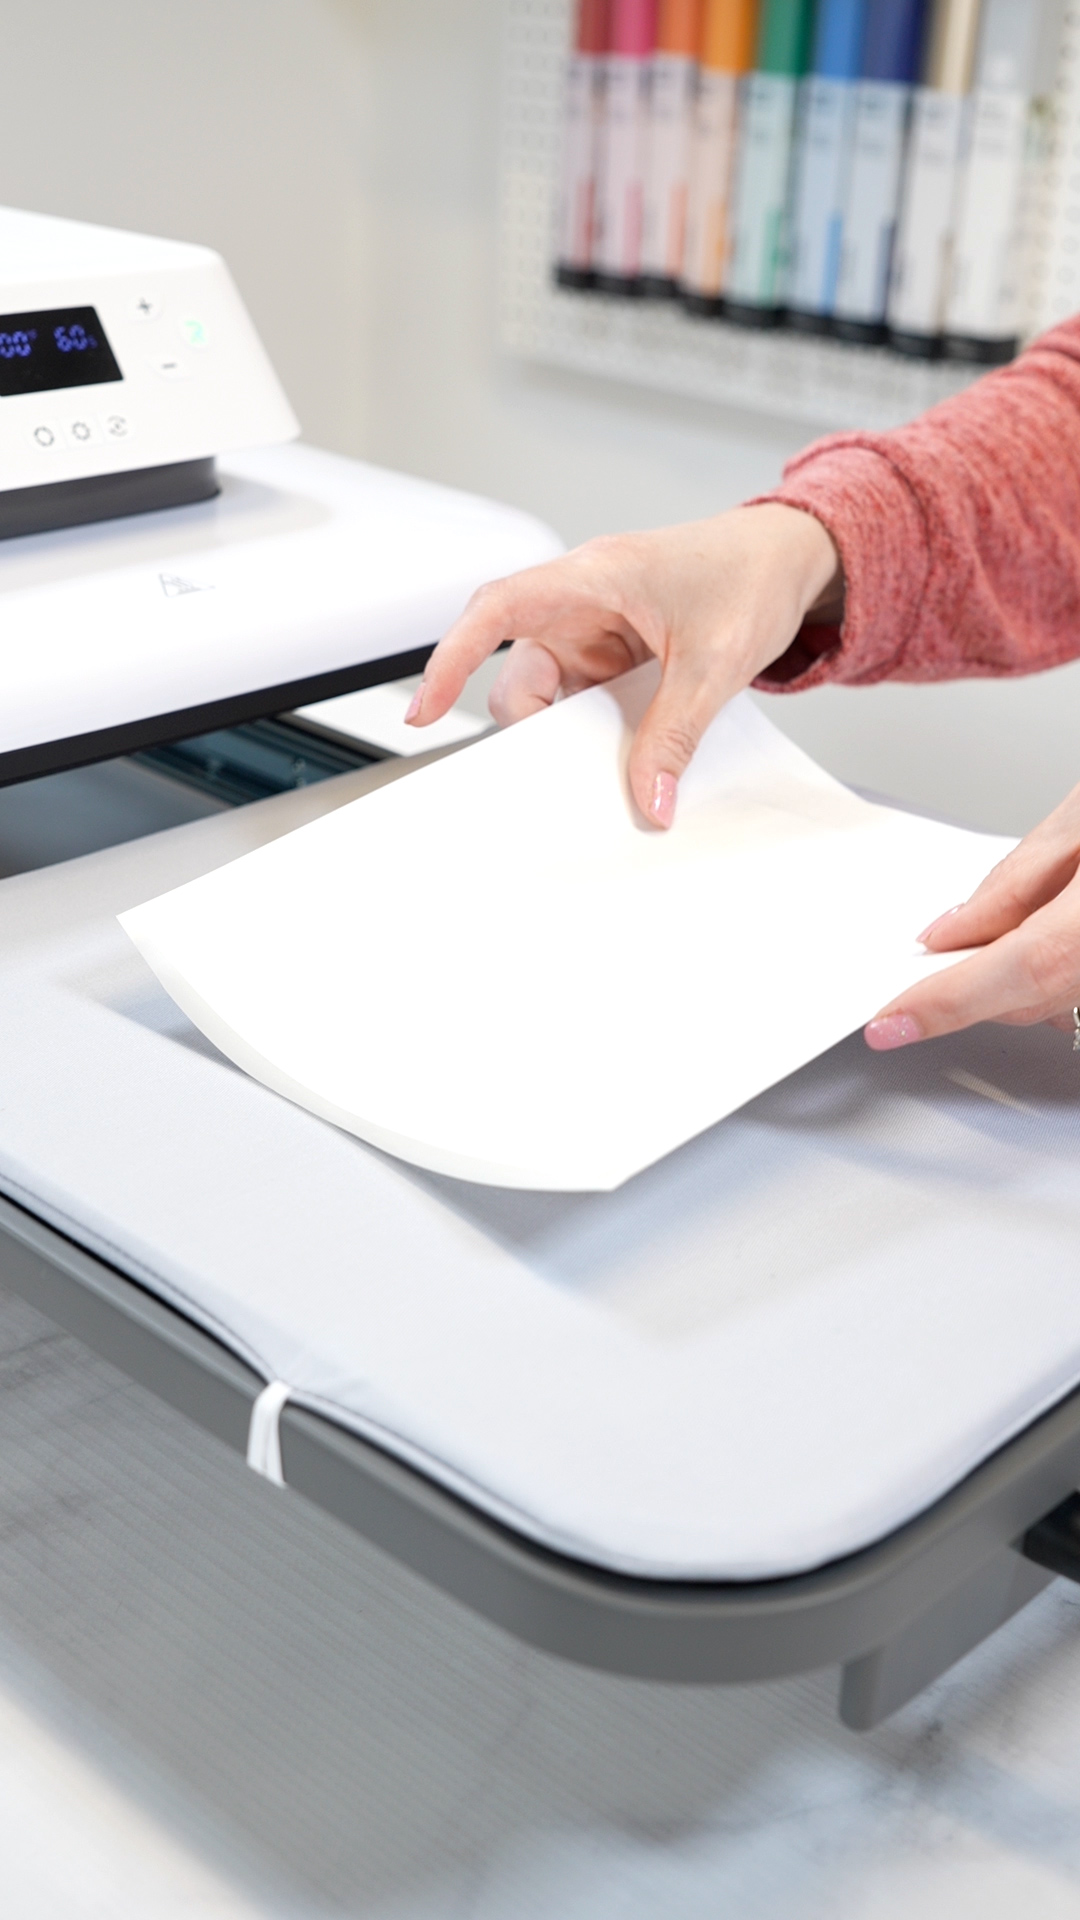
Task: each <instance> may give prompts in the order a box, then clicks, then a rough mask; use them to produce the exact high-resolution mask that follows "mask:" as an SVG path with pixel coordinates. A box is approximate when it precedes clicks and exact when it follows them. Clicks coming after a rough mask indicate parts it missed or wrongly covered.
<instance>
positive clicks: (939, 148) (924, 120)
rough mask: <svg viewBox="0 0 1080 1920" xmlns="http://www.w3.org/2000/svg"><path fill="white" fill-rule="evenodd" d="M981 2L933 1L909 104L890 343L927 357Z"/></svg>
mask: <svg viewBox="0 0 1080 1920" xmlns="http://www.w3.org/2000/svg"><path fill="white" fill-rule="evenodd" d="M980 6H981V0H934V10H933V14H932V18H931V33H930V45H929V51H928V54H927V59H926V65H925V68H924V74H923V84H922V86H921V87H918V88H916V91H915V98H914V101H913V102H912V111H911V138H910V141H909V143H908V154H907V161H906V164H905V167H904V192H903V197H902V200H901V203H900V222H899V225H898V227H897V231H896V251H895V253H894V255H893V269H892V279H891V282H890V285H889V305H888V323H889V340H890V343H891V344H892V345H893V346H894V347H896V348H897V349H898V350H899V351H900V352H901V353H910V354H913V355H916V356H918V357H919V358H922V359H926V358H929V357H931V356H932V355H933V354H935V353H937V352H939V351H940V347H941V333H942V328H943V326H944V322H945V298H946V293H947V290H948V284H949V274H950V267H951V263H952V243H953V232H954V226H955V220H956V213H957V188H958V185H959V179H960V161H961V156H962V151H963V142H964V132H965V123H966V118H967V105H968V102H967V96H968V92H969V89H970V87H971V75H972V68H973V66H974V61H975V42H976V38H977V35H978V30H979V10H980Z"/></svg>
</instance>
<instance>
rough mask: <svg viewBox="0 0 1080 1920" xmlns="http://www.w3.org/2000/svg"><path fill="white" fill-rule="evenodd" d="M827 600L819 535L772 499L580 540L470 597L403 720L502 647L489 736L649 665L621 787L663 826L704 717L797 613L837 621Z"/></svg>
mask: <svg viewBox="0 0 1080 1920" xmlns="http://www.w3.org/2000/svg"><path fill="white" fill-rule="evenodd" d="M842 597H843V583H842V576H841V572H840V562H839V559H838V556H837V551H836V548H835V546H834V545H833V542H832V539H831V537H830V535H829V534H828V533H827V532H826V531H825V528H824V527H823V526H822V525H821V523H820V521H818V520H815V519H814V518H813V516H812V515H810V514H808V513H802V512H799V511H798V510H797V509H796V508H794V507H786V506H782V505H780V504H779V503H778V502H769V501H767V502H765V503H763V504H762V505H761V506H752V507H737V508H736V509H735V511H734V512H732V513H723V514H720V515H718V516H717V518H716V519H713V520H699V521H696V522H694V523H692V524H691V525H689V526H681V527H668V528H664V529H662V530H661V531H659V532H656V533H628V534H619V535H616V536H613V537H610V538H606V539H602V540H590V541H589V542H588V544H587V545H586V546H583V547H578V548H576V550H575V551H574V552H573V553H568V554H566V555H565V556H564V557H563V558H562V559H559V560H552V561H549V562H548V564H547V565H546V566H542V567H530V568H529V569H527V571H526V572H524V573H518V574H513V575H511V576H510V578H509V579H506V580H496V581H494V582H493V583H492V584H491V585H490V586H487V587H481V589H480V591H479V593H475V594H474V595H473V597H472V599H471V600H470V602H469V604H468V606H467V608H466V609H465V612H464V613H463V614H462V616H461V618H460V620H458V621H457V622H456V623H455V625H454V626H453V627H451V629H450V631H449V633H448V634H447V635H446V636H445V638H444V639H443V640H441V641H440V643H439V645H438V646H437V647H436V649H435V652H434V653H433V654H432V656H431V659H430V660H429V661H428V666H427V671H426V673H425V675H424V680H423V684H422V685H421V687H420V689H419V691H418V692H417V694H416V697H415V699H414V701H413V703H412V706H411V707H410V709H409V713H408V715H407V716H406V717H407V719H408V720H409V721H410V722H411V724H412V725H413V726H421V727H422V726H426V725H427V723H428V722H429V721H431V720H438V719H439V718H440V717H441V716H442V715H443V714H444V713H445V712H446V711H447V709H448V708H449V707H451V706H453V703H454V701H455V700H456V699H457V697H458V695H459V694H460V692H461V689H462V687H463V686H464V684H465V682H466V680H467V679H468V677H469V675H470V673H474V672H475V671H476V669H477V667H479V666H480V664H481V662H482V661H484V660H486V659H487V657H488V655H489V654H491V653H494V651H495V649H496V647H498V646H500V645H501V644H502V642H503V641H504V640H509V639H512V640H513V641H514V645H513V647H512V648H511V650H510V652H509V654H508V655H507V659H506V665H505V667H504V668H503V671H502V673H501V675H500V676H499V679H498V681H497V682H496V684H495V686H494V687H493V689H492V692H491V700H490V706H491V711H492V714H493V715H494V717H495V719H496V720H498V721H499V723H500V725H503V726H505V725H507V724H509V723H510V722H512V721H514V720H522V719H524V718H525V717H526V715H528V714H531V713H536V712H538V711H539V710H540V709H541V708H542V707H547V706H550V705H551V703H552V701H553V700H554V699H555V698H556V696H557V695H558V694H560V693H576V692H578V691H579V690H580V689H581V688H583V687H590V686H594V685H595V684H596V683H597V682H598V681H601V680H611V679H613V678H614V677H615V675H616V674H620V673H625V672H626V671H627V670H628V669H629V668H630V667H634V666H638V665H639V664H640V663H641V662H642V661H643V660H647V659H648V658H649V656H650V655H651V654H655V656H656V657H657V659H658V660H659V661H660V663H661V666H662V668H663V676H662V679H661V682H660V686H659V688H658V690H657V693H656V696H655V698H654V700H653V702H652V704H651V706H650V707H649V709H648V711H647V713H646V714H645V716H644V718H643V720H642V722H641V725H640V726H639V728H638V732H637V736H636V738H635V740H634V744H633V748H632V750H631V755H630V787H631V791H632V793H633V795H634V798H635V800H636V801H637V804H638V806H639V807H640V809H641V811H642V813H643V814H644V815H645V817H646V818H647V819H649V820H651V821H652V823H653V824H654V825H655V826H658V827H669V826H670V825H671V822H672V820H673V819H674V815H675V799H676V791H677V787H678V781H679V776H680V775H681V774H682V773H683V771H684V769H685V768H686V766H687V764H688V762H689V761H690V759H691V757H692V755H693V753H694V750H695V748H696V746H697V744H698V741H699V740H700V739H701V736H702V734H703V733H704V731H705V729H706V727H707V726H708V724H709V722H710V720H712V719H713V718H714V716H715V715H716V714H717V713H718V712H719V711H720V708H721V707H722V706H723V705H724V704H725V702H726V701H728V700H730V699H731V698H732V696H733V695H734V694H736V693H738V692H740V691H741V689H742V688H743V687H746V686H749V684H750V682H751V681H752V680H754V679H755V678H756V677H757V675H758V674H759V673H761V672H762V671H763V670H764V668H765V667H768V666H771V664H772V662H773V661H774V660H778V659H779V657H780V655H781V654H782V653H785V652H786V651H787V649H788V647H789V646H790V645H791V642H792V641H793V640H794V638H795V636H796V634H797V633H798V631H799V628H800V627H801V626H802V624H803V621H804V620H805V619H806V618H807V616H808V615H810V614H814V615H817V616H818V617H819V618H821V619H839V617H840V611H841V603H842Z"/></svg>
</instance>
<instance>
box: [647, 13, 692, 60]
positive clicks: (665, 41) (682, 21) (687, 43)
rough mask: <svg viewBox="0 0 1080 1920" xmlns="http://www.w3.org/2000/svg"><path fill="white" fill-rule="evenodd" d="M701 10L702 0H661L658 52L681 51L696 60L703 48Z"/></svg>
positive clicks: (686, 56)
mask: <svg viewBox="0 0 1080 1920" xmlns="http://www.w3.org/2000/svg"><path fill="white" fill-rule="evenodd" d="M701 11H702V9H701V0H660V12H659V15H658V17H657V23H656V48H657V52H658V53H680V54H683V55H684V56H685V58H686V59H688V60H696V59H697V56H698V53H699V52H700V50H701Z"/></svg>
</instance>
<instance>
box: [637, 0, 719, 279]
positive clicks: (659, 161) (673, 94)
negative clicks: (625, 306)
mask: <svg viewBox="0 0 1080 1920" xmlns="http://www.w3.org/2000/svg"><path fill="white" fill-rule="evenodd" d="M703 11H704V9H703V0H660V11H659V16H658V19H657V27H656V52H655V53H654V55H653V62H652V77H651V82H650V90H649V126H648V133H647V137H646V158H645V217H644V233H643V237H642V245H641V285H642V292H644V293H656V294H668V293H674V291H675V287H676V283H677V281H678V279H679V275H680V273H681V272H682V261H683V253H684V251H685V246H686V205H687V199H688V197H689V191H690V157H691V151H692V146H693V135H694V100H695V94H696V82H697V63H698V57H699V55H700V52H701V26H702V15H703Z"/></svg>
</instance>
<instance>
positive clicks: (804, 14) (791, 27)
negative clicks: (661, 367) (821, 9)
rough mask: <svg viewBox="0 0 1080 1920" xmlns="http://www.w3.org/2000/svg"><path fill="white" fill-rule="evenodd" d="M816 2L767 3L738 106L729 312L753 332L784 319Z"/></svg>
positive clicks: (768, 0)
mask: <svg viewBox="0 0 1080 1920" xmlns="http://www.w3.org/2000/svg"><path fill="white" fill-rule="evenodd" d="M812 18H813V8H812V4H811V0H765V5H764V7H763V9H762V14H761V23H760V27H759V29H758V44H757V60H756V66H755V71H754V72H753V73H750V74H748V75H747V77H746V80H745V83H744V86H743V90H742V98H741V100H740V106H739V139H738V149H737V154H736V160H735V180H734V188H733V192H732V235H731V256H730V260H729V264H728V271H727V278H726V280H725V284H724V312H725V313H726V314H727V315H728V317H729V318H730V319H732V320H738V321H741V322H742V323H743V324H744V325H748V326H769V325H771V324H772V323H773V322H775V321H776V320H777V319H778V318H779V313H780V303H781V301H782V299H783V296H784V278H785V264H786V214H787V202H788V185H789V176H790V171H791V146H792V136H793V134H794V131H795V101H796V96H797V93H798V86H799V81H800V79H801V78H802V76H803V74H804V73H805V72H806V66H807V61H808V58H809V53H810V28H811V24H812Z"/></svg>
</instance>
